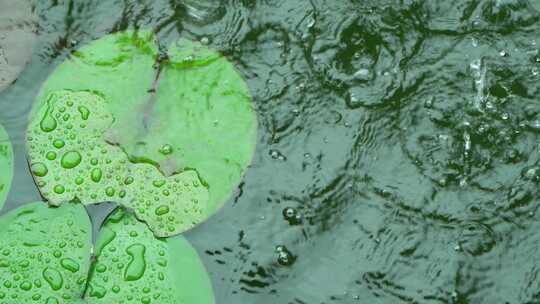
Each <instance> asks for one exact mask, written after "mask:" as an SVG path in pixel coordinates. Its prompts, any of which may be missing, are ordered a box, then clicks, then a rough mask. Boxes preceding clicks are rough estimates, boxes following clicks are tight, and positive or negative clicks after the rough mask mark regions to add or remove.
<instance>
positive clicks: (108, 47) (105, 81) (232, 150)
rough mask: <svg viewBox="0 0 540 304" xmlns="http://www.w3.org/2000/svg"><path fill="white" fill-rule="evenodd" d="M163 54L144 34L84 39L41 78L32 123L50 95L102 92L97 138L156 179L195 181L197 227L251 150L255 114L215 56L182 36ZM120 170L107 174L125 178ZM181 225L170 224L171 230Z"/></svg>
mask: <svg viewBox="0 0 540 304" xmlns="http://www.w3.org/2000/svg"><path fill="white" fill-rule="evenodd" d="M158 57H159V58H160V59H158ZM163 58H164V56H158V47H157V44H156V43H155V39H154V36H153V34H152V33H150V32H147V31H140V32H122V33H116V34H112V35H109V36H105V37H103V38H101V39H99V40H97V41H94V42H92V43H90V44H89V45H87V46H85V47H83V48H81V49H80V50H78V51H77V52H75V53H74V55H73V56H72V57H71V58H69V59H68V60H66V61H65V62H64V63H63V64H62V65H60V66H59V67H58V68H57V69H56V70H55V72H54V73H53V74H52V75H51V76H50V77H49V78H48V79H47V81H46V82H45V84H44V85H43V87H42V89H41V92H40V93H39V95H38V97H37V100H36V106H35V109H34V111H33V115H32V124H31V125H32V126H35V125H36V122H38V121H41V119H42V118H43V116H42V115H43V113H44V112H45V111H46V109H47V107H48V102H47V101H48V100H49V98H50V96H51V94H54V93H56V92H59V91H63V90H72V91H76V92H78V91H87V92H93V93H95V94H97V95H99V96H101V97H102V98H103V100H104V101H105V103H106V108H107V109H108V110H109V113H110V114H111V115H112V116H113V117H114V121H113V123H112V125H111V126H110V127H109V128H107V132H106V133H104V134H103V135H102V140H103V142H105V141H106V142H107V143H109V144H110V145H113V146H115V147H117V148H118V149H116V151H123V152H124V153H125V155H127V159H128V160H129V161H130V162H131V163H137V164H140V163H144V164H153V165H154V166H155V167H156V168H159V171H160V172H161V173H162V175H163V176H162V177H161V176H160V177H161V178H162V179H165V178H166V177H169V176H171V175H173V176H174V174H175V173H179V172H180V173H183V172H192V173H196V175H197V176H198V177H199V178H200V179H201V184H203V186H204V187H206V188H207V189H208V191H209V198H208V200H206V201H204V200H201V201H199V202H198V204H199V206H200V208H199V209H198V210H202V212H203V214H202V215H200V216H199V215H197V219H196V221H195V222H193V223H194V224H196V223H198V222H200V221H202V220H203V219H206V218H208V217H209V216H210V215H211V214H213V213H214V212H216V211H217V210H218V209H219V208H220V207H221V206H223V204H224V203H225V201H226V200H227V199H228V198H229V197H230V196H231V194H232V191H233V190H234V188H235V187H236V186H237V185H238V184H239V183H240V180H241V178H242V176H243V174H244V172H245V170H246V168H247V166H248V165H249V163H250V161H251V158H252V155H253V152H254V148H255V143H256V132H257V130H256V129H257V122H256V115H255V112H254V109H253V105H252V102H251V96H250V93H249V90H248V88H247V85H246V84H245V82H244V81H243V79H242V77H241V76H240V74H239V73H238V72H237V71H236V70H235V68H234V66H233V65H232V64H231V63H230V62H228V61H227V60H226V59H225V58H224V57H223V56H221V55H220V54H219V53H217V52H215V51H212V50H210V49H208V48H207V47H205V46H203V45H201V44H199V43H197V42H192V41H188V40H185V39H181V40H179V41H177V42H176V43H173V45H171V47H170V48H169V52H168V59H163ZM81 140H83V141H85V139H84V138H82V137H81ZM111 152H112V153H117V152H115V151H111ZM33 153H34V151H32V150H30V154H33ZM110 157H111V158H113V156H110ZM114 157H116V156H114ZM122 157H124V156H122ZM105 159H106V158H100V159H99V161H100V162H103V161H104V160H105ZM121 170H123V169H122V168H120V170H117V169H113V173H111V174H112V175H115V176H116V175H120V176H125V173H124V172H120V171H121ZM63 171H65V170H62V172H56V173H55V175H62V174H64V172H63ZM154 173H155V172H154V171H152V174H154ZM144 197H151V195H149V194H148V195H144ZM52 203H54V204H58V203H61V201H54V200H53V201H52ZM167 207H169V210H172V208H173V207H174V206H167ZM137 215H138V216H140V214H137ZM186 220H187V221H192V219H191V218H188V219H186ZM150 225H151V226H152V224H151V223H150ZM186 228H189V227H187V226H184V227H180V228H178V227H176V228H174V233H178V232H181V231H182V230H185V229H186ZM168 234H170V233H168ZM158 235H160V233H158ZM161 235H163V234H161Z"/></svg>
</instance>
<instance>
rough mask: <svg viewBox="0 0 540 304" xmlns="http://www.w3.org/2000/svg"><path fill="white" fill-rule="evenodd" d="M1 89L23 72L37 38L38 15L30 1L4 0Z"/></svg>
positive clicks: (0, 2)
mask: <svg viewBox="0 0 540 304" xmlns="http://www.w3.org/2000/svg"><path fill="white" fill-rule="evenodd" d="M0 7H1V8H2V9H1V10H0V91H2V90H3V89H5V88H6V87H7V86H9V85H10V84H11V83H12V82H13V81H15V79H17V77H18V76H19V74H20V73H21V71H22V70H23V69H24V67H25V66H26V64H27V63H28V61H29V60H30V56H31V55H32V46H33V44H34V41H35V39H36V34H35V31H36V25H35V19H36V18H35V16H34V15H33V14H32V8H31V6H30V3H29V1H26V0H0Z"/></svg>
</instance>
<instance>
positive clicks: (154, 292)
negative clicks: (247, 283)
mask: <svg viewBox="0 0 540 304" xmlns="http://www.w3.org/2000/svg"><path fill="white" fill-rule="evenodd" d="M96 248H97V250H96V256H97V260H96V264H95V267H94V268H93V271H92V274H91V276H90V286H89V289H88V291H87V293H86V295H85V299H86V300H87V303H89V304H100V303H106V304H108V303H119V304H120V303H162V304H181V303H185V304H194V303H197V304H212V303H214V294H213V291H212V286H211V283H210V280H209V278H208V275H207V273H206V270H205V268H204V266H203V264H202V263H201V261H200V259H199V257H198V255H197V252H196V251H195V250H194V249H193V248H192V247H191V245H189V243H188V242H187V241H186V240H185V239H184V238H182V237H176V238H169V239H166V240H160V239H156V238H155V237H154V235H153V234H152V232H151V231H150V230H148V228H147V227H146V226H145V225H144V224H143V223H141V222H139V221H137V219H136V218H135V216H133V215H132V214H130V213H128V212H125V211H124V210H122V209H120V210H118V211H117V212H115V213H114V214H113V215H111V216H110V218H109V219H108V220H107V222H106V223H105V225H104V226H103V228H102V231H101V235H100V237H99V239H98V243H97V245H96Z"/></svg>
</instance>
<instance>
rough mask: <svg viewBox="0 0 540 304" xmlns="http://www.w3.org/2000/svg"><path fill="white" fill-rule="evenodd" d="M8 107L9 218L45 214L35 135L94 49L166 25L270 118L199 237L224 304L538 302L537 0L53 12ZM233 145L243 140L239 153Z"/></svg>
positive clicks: (155, 2) (173, 5)
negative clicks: (226, 65) (51, 100)
mask: <svg viewBox="0 0 540 304" xmlns="http://www.w3.org/2000/svg"><path fill="white" fill-rule="evenodd" d="M35 12H36V14H37V15H38V17H39V20H40V23H39V35H38V42H37V43H36V46H35V49H34V53H33V56H32V62H31V63H30V64H29V65H28V66H27V68H26V70H25V71H24V72H23V73H22V75H21V77H20V78H19V79H18V80H17V82H16V83H15V84H14V85H12V86H11V87H9V88H8V89H7V90H5V91H3V92H1V93H0V123H1V124H3V125H4V126H5V127H6V129H7V130H8V132H9V134H10V136H11V138H12V140H13V142H14V145H15V152H16V166H17V171H16V175H15V179H14V182H13V188H12V191H11V193H10V195H9V199H8V202H7V205H6V209H13V208H14V207H16V206H17V205H18V204H19V203H21V202H29V201H35V200H39V199H40V195H39V192H38V191H37V189H36V187H35V186H34V183H33V180H32V177H31V176H30V173H29V171H28V167H27V163H26V159H25V152H24V151H25V150H24V134H25V131H26V126H27V120H28V115H29V112H30V109H31V107H32V102H33V100H34V98H35V96H36V94H37V92H38V90H39V88H40V86H41V84H42V83H43V81H44V80H45V79H46V78H47V76H48V75H49V74H50V73H51V72H52V71H53V70H54V68H55V67H56V66H57V65H58V64H59V63H61V62H62V61H63V60H64V59H65V58H66V57H67V56H68V55H69V54H70V53H71V52H72V51H73V50H75V49H77V48H78V46H79V45H83V44H85V43H87V42H89V41H91V40H94V39H97V38H99V37H102V36H104V35H106V34H108V33H111V32H115V31H119V30H125V29H146V28H150V29H153V30H154V31H155V32H156V34H157V36H158V38H159V40H160V43H161V44H162V45H163V46H166V45H168V44H169V43H170V42H171V41H175V40H176V39H178V38H179V37H186V38H189V39H193V40H201V41H204V42H205V43H207V44H208V45H209V46H210V47H212V48H214V49H216V50H219V51H220V52H222V53H223V54H225V55H226V56H227V58H228V59H229V60H230V61H231V62H233V63H234V64H235V66H236V67H237V69H238V70H239V71H240V73H241V74H242V76H243V77H244V79H245V80H246V82H247V84H248V86H249V88H250V90H251V92H252V94H253V98H254V103H255V107H256V110H257V115H258V122H259V129H258V143H257V150H256V152H255V156H254V159H253V162H252V164H251V166H250V168H249V169H248V171H247V173H246V175H245V177H244V180H243V182H242V183H241V184H240V186H239V189H238V191H236V194H235V196H234V197H232V198H231V199H230V201H229V202H228V203H227V204H226V206H225V207H224V208H223V209H222V210H221V211H220V212H219V213H217V214H216V215H215V216H213V217H212V218H210V219H209V220H208V221H206V222H205V223H203V224H202V225H201V226H199V227H197V228H195V229H194V230H191V231H189V232H188V233H187V234H186V236H187V238H188V239H189V240H190V241H191V242H192V244H193V245H194V246H195V248H196V249H197V250H198V252H199V253H200V255H201V257H202V259H203V261H204V263H205V265H206V267H207V269H208V271H209V272H210V275H211V279H212V283H213V285H214V289H215V293H216V298H217V303H257V304H265V303H268V304H270V303H272V304H274V303H294V304H302V303H309V304H318V303H321V304H322V303H370V304H371V303H475V304H476V303H511V304H525V303H540V276H539V274H540V268H539V266H538V265H539V263H538V259H539V256H540V214H539V213H538V212H537V208H538V207H539V202H540V190H539V189H540V187H539V184H540V99H539V96H540V95H539V93H540V1H538V0H528V1H527V0H483V1H480V0H478V1H466V0H459V1H442V0H430V1H413V0H400V1H398V0H394V1H392V0H385V1H375V0H373V1H371V0H350V1H346V0H332V1H322V0H310V1H307V0H306V1H300V0H294V1H291V0H288V1H285V0H283V1H277V0H276V1H272V0H266V1H262V0H261V1H255V0H230V1H210V0H199V1H195V0H183V1H181V0H176V1H175V0H169V1H164V0H152V1H151V0H147V1H145V0H139V1H133V0H126V1H108V0H107V1H105V0H99V1H98V0H94V1H92V0H85V1H62V0H40V1H37V4H36V6H35ZM231 144H234V143H231Z"/></svg>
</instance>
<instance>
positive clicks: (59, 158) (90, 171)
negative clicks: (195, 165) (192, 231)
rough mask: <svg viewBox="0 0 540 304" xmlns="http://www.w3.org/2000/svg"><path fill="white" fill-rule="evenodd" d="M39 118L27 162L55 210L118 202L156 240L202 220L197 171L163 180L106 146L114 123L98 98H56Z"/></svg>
mask: <svg viewBox="0 0 540 304" xmlns="http://www.w3.org/2000/svg"><path fill="white" fill-rule="evenodd" d="M37 117H38V118H39V119H34V120H33V121H32V122H31V124H30V127H29V129H28V136H27V142H28V148H29V149H28V150H29V160H30V164H31V169H32V173H33V175H34V178H35V180H36V183H37V185H38V187H39V188H40V191H41V193H42V194H43V196H44V197H45V198H46V199H47V200H48V201H49V202H50V203H51V204H53V205H60V204H61V203H62V202H67V201H71V200H74V199H76V200H78V201H81V202H83V203H84V204H93V203H99V202H106V201H114V202H117V203H119V204H122V205H124V206H126V207H128V208H130V209H132V210H134V211H135V213H136V215H137V217H139V218H140V219H141V220H144V221H145V222H147V223H148V225H149V227H150V228H151V229H152V231H154V233H155V234H156V235H157V236H171V235H173V234H178V233H180V232H182V231H184V230H187V229H189V228H191V227H193V226H194V225H195V224H196V223H199V222H201V221H202V220H204V215H205V214H207V212H206V210H205V208H206V202H208V190H207V189H206V188H205V187H204V186H203V185H202V182H201V180H200V179H199V177H198V175H197V173H196V172H195V171H193V170H185V171H183V172H181V173H178V174H175V175H172V176H169V177H165V176H164V175H163V174H162V173H161V172H160V171H159V170H158V167H156V166H155V165H154V164H152V163H148V162H140V163H137V162H135V161H130V160H129V157H128V155H127V154H126V153H125V152H124V150H122V149H121V148H120V147H118V146H115V145H111V144H108V143H106V142H105V141H104V140H103V136H104V133H105V132H106V131H107V130H108V129H110V128H111V126H112V124H113V122H114V117H113V115H112V114H111V113H110V112H109V110H108V109H107V105H106V102H105V100H104V99H103V98H102V97H100V96H99V95H96V94H94V93H90V92H70V91H58V92H55V93H52V94H50V95H49V98H48V99H47V107H45V108H42V109H40V110H39V113H38V116H37Z"/></svg>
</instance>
